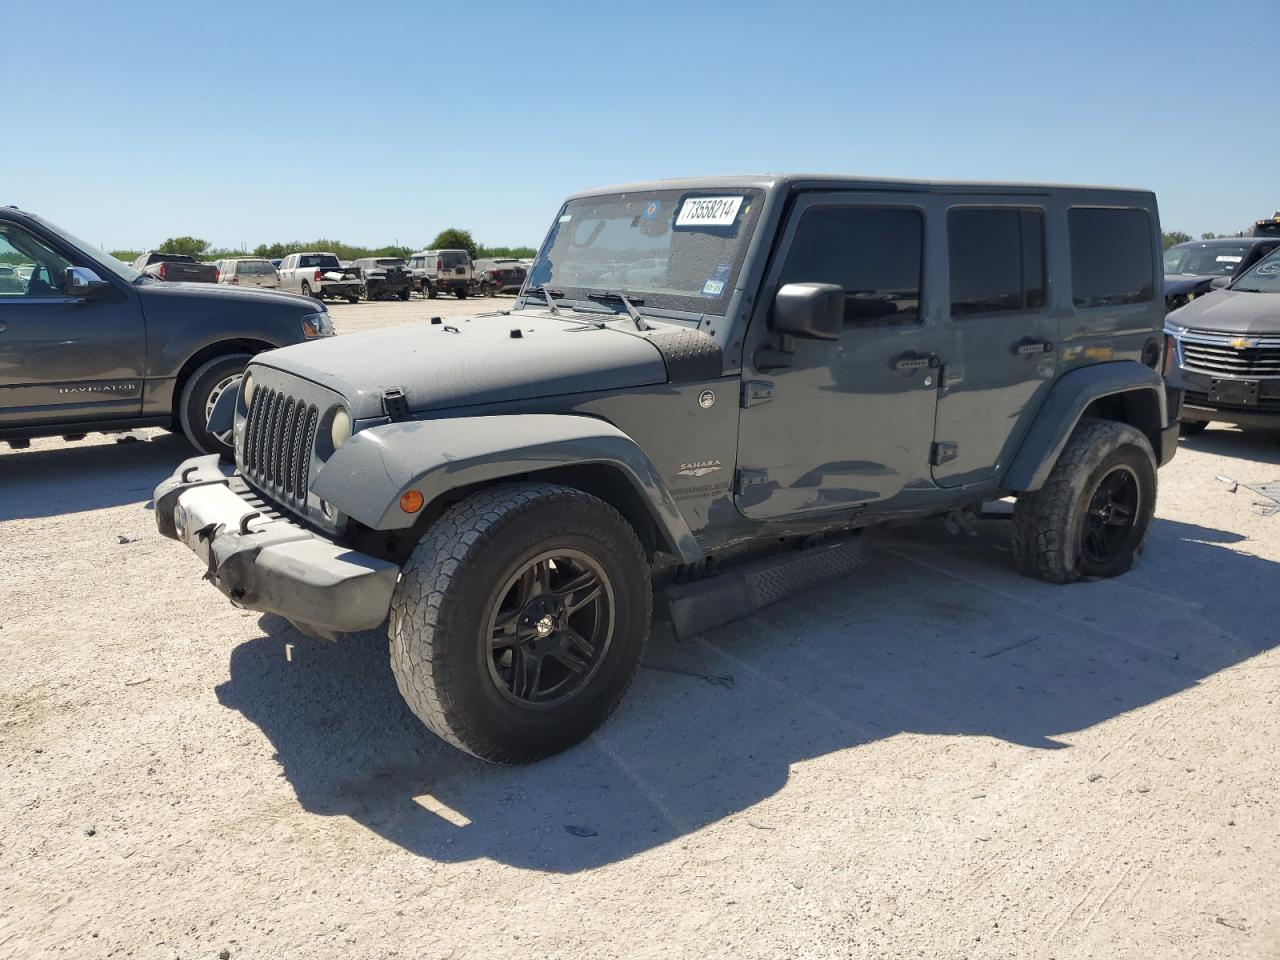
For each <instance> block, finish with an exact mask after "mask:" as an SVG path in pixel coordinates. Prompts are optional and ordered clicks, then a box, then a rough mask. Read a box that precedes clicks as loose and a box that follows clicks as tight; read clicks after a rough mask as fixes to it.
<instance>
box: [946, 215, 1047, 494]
mask: <svg viewBox="0 0 1280 960" xmlns="http://www.w3.org/2000/svg"><path fill="white" fill-rule="evenodd" d="M1042 200H1043V198H1028V199H1027V202H1025V203H1018V202H1017V201H1016V200H1014V199H1012V198H1001V204H1000V205H998V206H997V205H990V204H984V205H975V204H973V203H972V201H970V200H966V199H965V198H963V197H957V198H955V200H954V203H953V205H952V206H951V207H950V209H948V211H947V219H946V227H947V248H948V256H947V264H948V266H947V274H948V279H949V287H950V291H949V295H948V298H947V299H948V301H949V304H950V310H949V320H948V324H949V325H950V326H951V327H952V328H953V329H952V331H951V332H952V335H953V336H952V340H951V342H952V343H953V344H954V345H953V346H952V347H951V348H950V349H949V350H948V352H947V362H946V365H945V366H944V368H943V371H942V392H941V394H940V395H939V398H938V426H937V437H936V439H937V441H938V448H937V451H938V452H937V455H936V456H935V461H936V463H935V465H934V467H933V477H934V479H935V480H936V481H937V482H938V484H939V485H940V486H944V487H953V486H959V485H961V484H966V483H975V482H978V481H982V480H987V479H989V478H991V477H993V476H994V475H995V473H996V471H997V469H998V467H999V466H1000V464H1002V463H1004V462H1006V461H1007V460H1008V459H1009V458H1010V457H1012V455H1013V452H1014V450H1015V449H1016V446H1017V444H1018V442H1019V441H1020V440H1021V439H1022V435H1023V433H1025V431H1026V428H1027V427H1028V425H1029V424H1030V423H1031V421H1032V420H1033V419H1034V417H1033V416H1032V415H1033V414H1034V413H1035V410H1036V409H1037V408H1038V407H1039V405H1040V403H1041V402H1042V401H1043V399H1044V396H1045V394H1046V393H1047V392H1048V389H1049V385H1050V384H1051V383H1052V381H1053V374H1054V370H1055V368H1056V365H1057V356H1058V354H1057V345H1056V343H1055V340H1056V339H1057V320H1056V318H1055V317H1054V316H1053V314H1052V313H1051V310H1050V299H1049V289H1048V284H1047V281H1046V274H1045V236H1046V232H1045V222H1046V221H1045V217H1046V210H1045V209H1044V208H1043V207H1042V206H1041V205H1040V202H1038V201H1042Z"/></svg>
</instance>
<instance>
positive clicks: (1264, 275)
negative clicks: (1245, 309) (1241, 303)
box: [1231, 250, 1280, 293]
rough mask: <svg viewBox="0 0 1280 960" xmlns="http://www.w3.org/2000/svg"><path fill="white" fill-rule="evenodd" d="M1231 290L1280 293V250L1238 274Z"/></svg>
mask: <svg viewBox="0 0 1280 960" xmlns="http://www.w3.org/2000/svg"><path fill="white" fill-rule="evenodd" d="M1231 289H1232V290H1243V291H1245V292H1246V293H1280V250H1274V251H1272V252H1271V253H1270V254H1269V255H1268V256H1266V257H1264V258H1263V259H1262V260H1259V261H1258V262H1257V263H1255V264H1254V265H1253V266H1252V267H1250V268H1249V269H1248V270H1246V271H1245V272H1244V273H1242V274H1240V277H1239V279H1237V280H1236V282H1235V283H1233V284H1232V285H1231Z"/></svg>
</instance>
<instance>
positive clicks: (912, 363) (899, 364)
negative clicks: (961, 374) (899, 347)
mask: <svg viewBox="0 0 1280 960" xmlns="http://www.w3.org/2000/svg"><path fill="white" fill-rule="evenodd" d="M889 365H890V366H891V367H893V369H895V370H923V369H924V368H925V367H940V366H942V360H941V358H939V357H938V355H937V354H936V353H916V352H915V351H914V350H908V351H907V352H906V353H900V354H898V356H896V357H894V358H893V359H892V360H891V361H889Z"/></svg>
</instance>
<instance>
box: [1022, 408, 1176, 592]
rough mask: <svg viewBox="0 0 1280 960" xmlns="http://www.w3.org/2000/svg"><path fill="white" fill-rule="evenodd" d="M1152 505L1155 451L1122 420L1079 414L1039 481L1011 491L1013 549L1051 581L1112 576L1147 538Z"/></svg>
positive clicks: (1025, 567)
mask: <svg viewBox="0 0 1280 960" xmlns="http://www.w3.org/2000/svg"><path fill="white" fill-rule="evenodd" d="M1155 506H1156V458H1155V454H1154V453H1152V451H1151V443H1150V441H1149V440H1147V437H1146V435H1145V434H1143V433H1142V432H1141V431H1140V430H1137V429H1135V428H1134V427H1131V426H1129V425H1128V424H1126V423H1116V422H1114V421H1110V420H1094V419H1088V420H1082V421H1081V422H1080V425H1079V426H1078V427H1076V431H1075V433H1074V434H1072V436H1071V439H1070V440H1069V441H1068V442H1067V446H1066V448H1065V449H1064V450H1063V451H1062V455H1061V456H1060V457H1059V458H1058V462H1057V463H1056V464H1055V465H1054V468H1053V472H1052V473H1050V474H1049V479H1048V480H1046V481H1045V485H1044V486H1043V487H1042V488H1041V489H1039V490H1037V491H1035V492H1033V493H1024V494H1023V495H1021V496H1020V497H1019V498H1018V502H1017V505H1016V506H1015V507H1014V511H1013V555H1014V560H1015V561H1016V562H1017V565H1018V569H1019V570H1021V571H1022V572H1023V573H1026V574H1030V575H1031V576H1033V577H1038V578H1039V579H1041V580H1048V581H1049V582H1051V583H1071V582H1073V581H1075V580H1079V579H1081V578H1084V577H1100V578H1101V577H1114V576H1117V575H1118V574H1121V573H1124V572H1125V571H1127V570H1129V569H1130V568H1131V567H1132V566H1133V565H1134V563H1135V562H1136V561H1137V559H1138V556H1139V555H1140V554H1141V552H1142V547H1143V545H1144V544H1145V543H1146V539H1147V532H1148V530H1149V529H1150V527H1151V518H1152V516H1153V515H1154V513H1155Z"/></svg>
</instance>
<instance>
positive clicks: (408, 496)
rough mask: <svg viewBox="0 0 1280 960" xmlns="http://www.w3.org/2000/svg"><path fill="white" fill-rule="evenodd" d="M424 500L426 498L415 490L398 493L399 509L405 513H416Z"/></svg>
mask: <svg viewBox="0 0 1280 960" xmlns="http://www.w3.org/2000/svg"><path fill="white" fill-rule="evenodd" d="M425 502H426V499H425V498H424V497H423V496H422V494H421V493H419V492H418V491H417V490H406V491H405V492H404V493H402V494H400V509H401V510H403V511H404V512H405V513H417V512H418V511H419V510H421V509H422V505H423V504H424V503H425Z"/></svg>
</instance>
